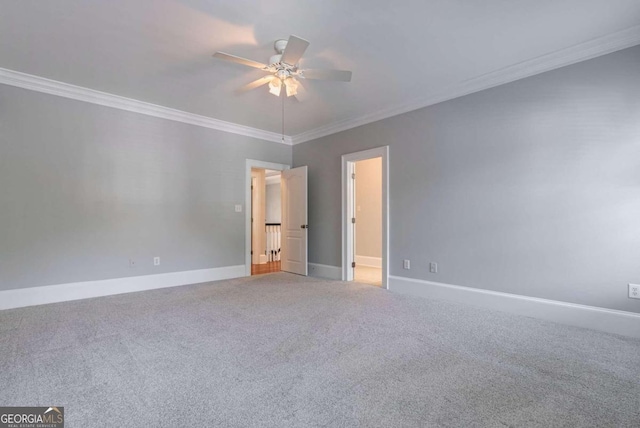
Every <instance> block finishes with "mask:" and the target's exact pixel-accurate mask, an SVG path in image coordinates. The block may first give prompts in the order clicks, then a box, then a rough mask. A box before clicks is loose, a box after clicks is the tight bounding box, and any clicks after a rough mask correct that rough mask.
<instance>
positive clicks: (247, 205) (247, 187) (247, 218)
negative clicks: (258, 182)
mask: <svg viewBox="0 0 640 428" xmlns="http://www.w3.org/2000/svg"><path fill="white" fill-rule="evenodd" d="M251 168H262V169H272V170H275V171H284V170H285V169H290V168H291V165H286V164H283V163H273V162H264V161H259V160H255V159H247V160H246V163H245V173H244V213H245V214H244V275H245V276H251Z"/></svg>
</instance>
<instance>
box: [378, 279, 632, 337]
mask: <svg viewBox="0 0 640 428" xmlns="http://www.w3.org/2000/svg"><path fill="white" fill-rule="evenodd" d="M389 289H390V290H391V291H394V292H399V293H404V294H411V295H414V296H420V297H429V298H434V299H442V300H449V301H454V302H460V303H467V304H471V305H476V306H481V307H485V308H489V309H495V310H500V311H504V312H510V313H514V314H517V315H524V316H528V317H532V318H540V319H544V320H547V321H554V322H558V323H562V324H568V325H573V326H577V327H583V328H590V329H593V330H599V331H604V332H607V333H616V334H622V335H625V336H631V337H637V338H640V314H638V313H635V312H626V311H619V310H614V309H606V308H599V307H596V306H587V305H579V304H575V303H567V302H560V301H557V300H548V299H540V298H537V297H528V296H521V295H518V294H509V293H501V292H498V291H489V290H482V289H478V288H470V287H462V286H459V285H451V284H443V283H439V282H432V281H424V280H419V279H413V278H405V277H400V276H390V277H389Z"/></svg>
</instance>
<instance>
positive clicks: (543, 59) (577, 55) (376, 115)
mask: <svg viewBox="0 0 640 428" xmlns="http://www.w3.org/2000/svg"><path fill="white" fill-rule="evenodd" d="M637 44H640V25H637V26H634V27H631V28H627V29H626V30H622V31H620V32H617V33H613V34H609V35H607V36H604V37H600V38H597V39H593V40H590V41H588V42H585V43H580V44H578V45H575V46H571V47H569V48H565V49H562V50H559V51H556V52H552V53H550V54H546V55H542V56H539V57H537V58H533V59H530V60H527V61H523V62H520V63H518V64H514V65H510V66H507V67H504V68H501V69H499V70H495V71H492V72H490V73H487V74H484V75H481V76H477V77H474V78H471V79H469V80H466V81H464V82H460V83H458V84H456V85H452V86H449V87H448V88H446V89H444V90H442V91H439V92H434V93H431V94H429V95H427V96H426V97H421V98H418V99H415V100H413V101H410V102H407V103H402V104H399V105H396V106H393V107H387V108H384V109H382V110H379V111H377V112H373V113H369V114H366V115H364V116H358V117H352V118H348V119H344V120H341V121H338V122H334V123H329V124H327V125H324V126H320V127H318V128H315V129H311V130H309V131H306V132H302V133H300V134H297V135H294V136H293V137H292V142H293V144H300V143H304V142H306V141H311V140H315V139H317V138H321V137H325V136H327V135H331V134H335V133H337V132H341V131H346V130H347V129H351V128H355V127H357V126H362V125H366V124H368V123H372V122H377V121H378V120H382V119H386V118H388V117H392V116H397V115H399V114H402V113H407V112H409V111H413V110H418V109H421V108H424V107H428V106H431V105H434V104H438V103H441V102H443V101H448V100H452V99H454V98H458V97H462V96H464V95H469V94H472V93H474V92H479V91H482V90H485V89H489V88H493V87H495V86H499V85H503V84H505V83H509V82H513V81H516V80H520V79H524V78H525V77H530V76H533V75H536V74H540V73H544V72H546V71H551V70H555V69H557V68H561V67H565V66H567V65H571V64H575V63H578V62H581V61H586V60H588V59H592V58H596V57H599V56H602V55H606V54H609V53H612V52H616V51H619V50H622V49H626V48H630V47H632V46H635V45H637Z"/></svg>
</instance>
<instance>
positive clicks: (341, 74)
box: [213, 35, 351, 101]
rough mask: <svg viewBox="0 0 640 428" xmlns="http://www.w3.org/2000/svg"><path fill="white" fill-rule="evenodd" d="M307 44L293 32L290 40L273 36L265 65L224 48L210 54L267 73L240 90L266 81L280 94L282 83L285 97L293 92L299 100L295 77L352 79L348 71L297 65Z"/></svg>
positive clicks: (301, 89) (301, 91)
mask: <svg viewBox="0 0 640 428" xmlns="http://www.w3.org/2000/svg"><path fill="white" fill-rule="evenodd" d="M308 46H309V42H308V41H306V40H305V39H301V38H300V37H297V36H294V35H291V36H289V40H283V39H281V40H276V41H275V43H274V44H273V48H274V49H275V51H276V54H275V55H273V56H272V57H271V58H270V59H269V64H268V65H267V64H263V63H260V62H257V61H252V60H250V59H246V58H241V57H239V56H235V55H230V54H228V53H224V52H216V53H215V54H213V56H214V58H218V59H222V60H225V61H231V62H235V63H238V64H242V65H246V66H249V67H253V68H257V69H260V70H262V71H264V72H266V73H269V75H268V76H265V77H262V78H260V79H258V80H254V81H253V82H251V83H249V84H248V85H245V86H243V87H241V88H240V89H238V90H237V92H239V93H243V92H247V91H250V90H251V89H255V88H259V87H260V86H263V85H266V84H269V92H270V93H272V94H273V95H275V96H277V97H279V96H280V93H281V91H282V87H284V88H285V93H286V94H287V97H290V96H295V97H296V98H297V99H298V100H300V101H302V99H303V98H304V87H303V86H302V85H301V84H300V83H299V81H298V80H297V79H315V80H335V81H340V82H349V81H351V72H350V71H345V70H317V69H301V68H298V62H299V61H300V58H302V55H304V52H305V51H306V50H307V47H308Z"/></svg>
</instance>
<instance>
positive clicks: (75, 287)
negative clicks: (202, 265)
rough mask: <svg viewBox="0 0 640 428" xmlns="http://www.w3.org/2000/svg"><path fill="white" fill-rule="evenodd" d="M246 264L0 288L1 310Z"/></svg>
mask: <svg viewBox="0 0 640 428" xmlns="http://www.w3.org/2000/svg"><path fill="white" fill-rule="evenodd" d="M244 268H245V267H244V265H239V266H225V267H219V268H212V269H199V270H189V271H182V272H170V273H160V274H155V275H141V276H131V277H126V278H114V279H105V280H99V281H84V282H73V283H69V284H57V285H46V286H42V287H31V288H19V289H15V290H5V291H0V310H1V309H11V308H21V307H25V306H34V305H44V304H47V303H56V302H65V301H69V300H80V299H89V298H92V297H101V296H110V295H113V294H122V293H131V292H135V291H145V290H153V289H156V288H167V287H176V286H179V285H188V284H198V283H201V282H209V281H218V280H221V279H230V278H238V277H241V276H245V269H244Z"/></svg>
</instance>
